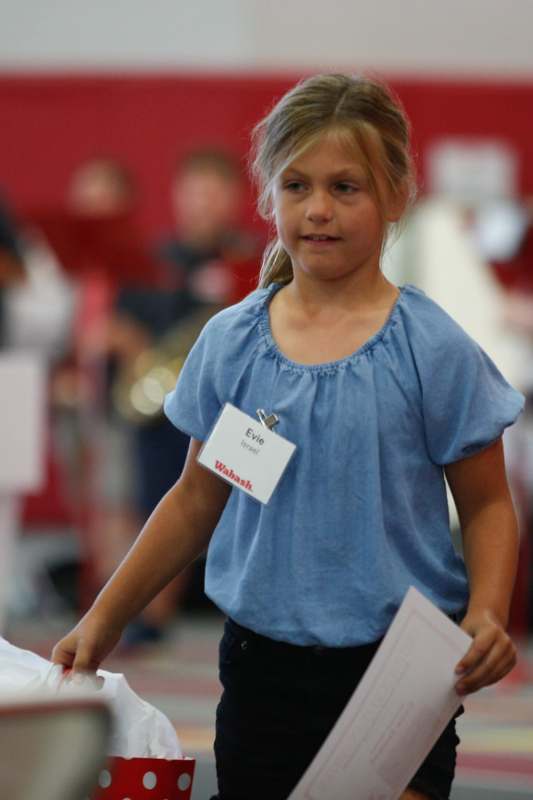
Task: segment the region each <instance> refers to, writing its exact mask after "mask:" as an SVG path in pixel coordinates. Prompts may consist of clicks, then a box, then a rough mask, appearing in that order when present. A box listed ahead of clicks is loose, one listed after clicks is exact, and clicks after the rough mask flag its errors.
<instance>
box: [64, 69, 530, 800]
mask: <svg viewBox="0 0 533 800" xmlns="http://www.w3.org/2000/svg"><path fill="white" fill-rule="evenodd" d="M254 170H255V174H256V176H257V178H258V180H259V186H260V192H261V194H260V208H261V210H262V211H263V213H264V214H265V215H266V216H267V217H268V218H269V219H271V220H272V221H273V223H274V225H275V230H276V239H275V241H274V243H273V244H272V246H271V247H270V248H269V249H268V251H267V253H266V255H265V258H264V263H263V266H262V271H261V276H260V285H259V288H258V289H257V290H256V291H255V292H252V294H251V295H249V296H248V297H247V298H246V299H245V300H244V301H242V302H241V303H239V304H238V305H236V306H233V307H231V308H228V309H226V310H224V311H223V312H221V313H220V314H218V315H217V316H216V317H214V318H213V319H212V320H210V322H209V323H208V324H207V325H206V327H205V328H204V330H203V332H202V334H201V335H200V337H199V339H198V341H197V343H196V345H195V347H194V348H193V350H192V351H191V353H190V355H189V358H188V360H187V362H186V364H185V366H184V368H183V370H182V373H181V376H180V379H179V380H178V384H177V386H176V389H175V390H174V392H173V393H172V394H171V395H169V397H168V398H167V403H166V412H167V414H168V416H169V417H170V419H171V420H172V421H173V422H174V424H175V425H176V426H178V427H179V428H181V429H182V430H184V431H185V432H186V433H188V434H190V435H191V437H192V441H191V445H190V450H189V454H188V458H187V463H186V466H185V470H184V473H183V475H182V477H181V478H180V480H179V481H178V483H177V484H176V485H175V486H174V488H173V489H171V490H170V492H168V494H167V495H166V496H165V497H164V498H163V500H162V501H161V503H160V504H159V505H158V507H157V509H156V510H155V512H154V513H153V515H152V517H151V518H150V520H149V521H148V523H147V524H146V526H145V528H144V530H143V532H142V534H141V535H140V537H139V539H138V541H137V543H136V544H135V545H134V547H133V548H132V550H131V552H130V553H129V555H128V556H127V557H126V559H125V560H124V562H123V563H122V565H121V566H120V567H119V569H118V570H117V572H116V573H115V575H114V577H113V578H112V579H111V580H110V582H109V583H108V584H107V586H106V587H105V588H104V590H103V591H102V592H101V594H100V595H99V597H98V598H97V600H96V601H95V603H94V605H93V607H92V608H91V609H90V611H89V612H88V613H87V614H86V615H85V617H84V618H83V619H82V620H81V622H80V623H79V624H78V625H77V627H76V628H75V629H74V630H73V631H72V632H71V633H70V634H69V635H68V636H66V637H65V638H64V639H63V640H62V641H61V642H59V644H58V645H57V646H56V648H55V650H54V654H53V658H54V661H56V662H57V663H60V664H63V665H64V666H66V667H73V668H74V669H75V670H93V669H96V668H97V667H98V665H99V664H100V662H101V661H102V659H103V658H104V657H105V656H106V655H107V654H108V653H109V652H110V650H111V649H112V648H113V646H114V645H115V644H116V643H117V641H118V639H119V637H120V634H121V631H122V629H123V627H124V625H125V624H126V623H127V622H128V620H129V619H131V617H133V616H135V614H137V613H138V612H139V611H140V610H141V608H142V607H143V606H144V605H145V604H146V603H147V602H148V601H149V600H150V599H151V598H152V597H153V596H154V595H155V594H156V593H157V592H158V591H160V590H161V588H162V587H163V586H164V585H165V584H166V583H167V582H168V581H169V580H170V579H171V578H172V577H173V576H174V575H175V574H176V573H178V572H180V571H181V570H182V569H183V568H184V567H185V566H186V565H187V564H189V563H190V562H191V561H192V560H193V559H195V558H196V557H197V556H198V555H199V554H200V553H201V552H202V551H203V550H204V549H205V548H208V555H207V572H206V591H207V594H208V595H209V596H210V597H211V598H212V599H213V600H214V602H215V603H216V604H217V605H218V606H219V608H221V609H222V610H223V611H224V612H225V613H226V614H227V616H228V620H227V622H226V628H225V633H224V637H223V639H222V642H221V647H220V677H221V682H222V684H223V687H224V692H223V695H222V699H221V702H220V705H219V708H218V712H217V735H216V742H215V753H216V760H217V774H218V784H219V795H218V797H219V799H220V800H245V799H246V800H250V799H251V798H252V797H253V798H254V800H267V798H268V800H283V798H286V797H287V796H288V795H289V794H290V792H291V790H292V788H293V787H294V786H295V784H296V783H297V782H298V779H299V778H300V776H301V775H302V773H303V771H304V770H305V768H306V767H307V765H308V764H309V763H310V761H311V760H312V758H313V757H314V755H315V754H316V752H317V750H318V749H319V747H320V745H321V743H322V742H323V740H324V739H325V737H326V735H327V734H328V732H329V730H330V729H331V727H332V726H333V725H334V724H335V721H336V719H337V718H338V716H339V714H340V713H341V711H342V709H343V707H344V706H345V704H346V702H347V701H348V699H349V697H350V696H351V694H352V692H353V690H354V688H355V686H356V684H357V683H358V681H359V680H360V678H361V676H362V674H363V673H364V671H365V669H366V667H367V666H368V664H369V662H370V660H371V658H372V656H373V654H374V653H375V651H376V649H377V646H378V644H379V642H380V640H381V638H382V637H383V635H384V633H385V631H386V630H387V627H388V625H389V623H390V622H391V620H392V617H393V615H394V613H395V611H396V610H397V608H398V606H399V604H400V602H401V600H402V598H403V596H404V594H405V592H406V590H407V588H408V587H409V586H410V585H414V586H416V587H418V588H419V589H420V590H421V591H422V592H423V593H424V594H425V595H426V596H427V597H429V598H430V599H431V600H432V601H433V602H434V603H435V604H436V605H438V606H439V607H440V608H441V609H442V610H443V611H444V612H445V613H447V614H449V615H450V616H452V617H454V618H457V619H458V618H461V620H462V622H461V625H462V627H463V628H464V629H465V630H466V631H467V632H468V633H469V634H471V635H472V637H473V643H472V646H471V648H470V649H469V651H468V653H467V654H466V655H465V657H464V658H463V659H462V660H461V662H460V663H459V664H458V666H457V691H458V692H459V693H461V694H465V693H467V692H472V691H475V690H477V689H479V688H481V687H482V686H485V685H487V684H490V683H493V682H494V681H497V680H499V679H500V678H501V677H502V676H504V675H505V674H506V673H507V672H508V671H509V670H510V669H511V667H512V666H513V664H514V662H515V650H514V647H513V644H512V643H511V641H510V639H509V637H508V635H507V634H506V632H505V627H506V623H507V616H508V610H509V601H510V597H511V591H512V586H513V580H514V574H515V569H516V560H517V529H516V521H515V515H514V512H513V507H512V503H511V499H510V496H509V490H508V487H507V482H506V477H505V468H504V458H503V449H502V442H501V435H502V432H503V430H504V428H505V427H506V426H508V425H510V424H512V422H513V421H514V420H515V419H516V417H517V415H518V414H519V412H520V410H521V408H522V399H521V397H520V395H518V394H517V393H516V392H515V391H514V390H513V389H512V388H511V387H510V386H509V385H508V384H507V383H506V382H505V380H504V379H503V377H502V376H501V375H500V373H499V372H498V371H497V369H496V368H495V366H494V365H493V363H492V362H491V361H490V360H489V359H488V357H487V356H486V355H485V354H484V353H483V352H482V351H481V350H480V348H479V347H478V346H477V345H476V344H475V343H474V342H473V341H472V340H471V339H470V338H469V337H468V336H467V335H466V334H465V333H464V332H463V331H462V330H461V329H460V328H459V327H458V326H457V325H456V324H455V323H454V322H453V321H452V320H451V319H450V318H449V317H448V316H447V314H446V313H445V312H444V311H443V310H442V309H441V308H439V307H438V306H436V305H435V304H434V303H433V302H432V301H431V300H429V299H428V298H427V297H426V296H424V295H423V294H422V293H421V292H420V291H418V290H417V289H415V288H413V287H409V286H407V287H404V288H402V289H400V290H399V289H397V288H396V287H395V286H393V285H392V284H391V283H389V282H388V281H387V280H386V279H385V277H384V276H383V274H382V273H381V270H380V258H381V253H382V250H383V246H384V243H385V240H386V237H387V235H388V232H389V229H390V227H391V226H392V225H393V224H394V223H397V222H399V221H400V219H401V217H402V215H403V214H404V212H405V210H406V208H407V206H408V204H409V202H410V199H411V198H412V197H413V194H414V188H413V184H414V181H413V168H412V164H411V158H410V155H409V136H408V125H407V122H406V119H405V117H404V115H403V112H402V110H401V107H400V105H399V103H398V102H397V101H396V100H395V99H394V98H393V97H392V95H391V94H390V92H389V91H388V90H387V89H386V88H385V87H383V86H382V85H380V84H379V83H377V82H376V81H373V80H369V79H366V78H360V77H357V78H352V77H348V76H345V75H322V76H317V77H313V78H310V79H308V80H306V81H304V82H302V83H300V84H299V85H297V86H296V87H295V88H294V89H293V90H292V91H290V92H289V93H288V94H287V95H286V96H285V97H283V98H282V100H281V101H280V102H279V103H278V104H277V105H276V106H275V107H274V109H273V110H272V111H271V113H270V114H269V115H268V116H267V117H266V118H265V119H264V120H263V121H262V122H261V123H260V124H259V126H258V127H257V129H256V131H255V161H254ZM225 403H231V404H232V405H233V406H236V407H237V408H238V409H240V410H241V411H243V412H245V413H246V414H248V415H250V416H255V413H256V410H257V409H265V410H266V413H267V414H268V415H270V414H271V413H275V414H276V415H277V417H278V419H279V422H278V425H277V427H276V431H275V432H276V433H279V434H281V435H282V436H283V437H285V438H287V439H289V440H290V441H291V442H293V443H294V444H296V451H295V454H294V456H293V458H292V459H291V461H290V462H289V464H288V467H287V469H286V470H285V472H284V473H283V475H282V477H281V479H280V481H279V483H278V485H277V486H276V488H275V489H274V492H273V494H272V497H271V499H270V501H269V502H268V504H267V505H263V504H261V503H259V502H257V501H256V500H255V499H252V498H251V497H249V496H248V494H246V493H245V492H244V491H243V490H242V489H241V488H238V487H237V486H233V487H231V486H230V485H228V484H227V483H225V482H224V481H223V480H221V479H220V478H219V477H217V476H216V475H215V474H213V473H212V472H210V471H207V470H206V469H204V468H203V467H202V466H200V465H199V463H198V462H197V456H198V454H199V451H200V448H201V445H202V442H203V441H204V440H205V439H206V438H207V437H209V435H210V432H211V429H212V427H213V425H214V423H215V421H216V420H217V417H218V415H219V413H220V411H221V409H222V408H223V406H224V404H225ZM230 474H231V475H233V473H230ZM444 475H446V477H447V479H448V481H449V483H450V486H451V488H452V492H453V494H454V497H455V500H456V503H457V506H458V509H459V513H460V518H461V523H462V533H463V539H464V552H465V562H466V568H465V563H464V562H463V560H462V559H461V558H460V557H459V556H458V555H457V554H456V553H455V551H454V549H453V546H452V543H451V540H450V531H449V525H448V511H447V504H446V492H445V482H444ZM457 741H458V739H457V737H456V735H455V727H454V721H453V720H452V721H451V722H450V724H449V726H448V728H447V729H446V730H445V732H444V733H443V735H442V736H441V738H440V739H439V741H438V742H437V744H436V745H435V747H434V748H433V750H432V751H431V753H430V754H429V756H428V758H427V759H426V761H425V762H424V764H423V765H422V767H421V768H420V770H419V771H418V772H417V774H416V775H415V776H414V778H413V780H412V782H411V784H410V786H409V787H408V788H407V789H406V791H405V792H404V794H403V795H402V797H403V798H404V800H405V799H406V798H434V799H435V800H443V798H447V797H449V792H450V785H451V782H452V778H453V773H454V764H455V748H456V743H457ZM356 797H357V788H356V787H354V798H356Z"/></svg>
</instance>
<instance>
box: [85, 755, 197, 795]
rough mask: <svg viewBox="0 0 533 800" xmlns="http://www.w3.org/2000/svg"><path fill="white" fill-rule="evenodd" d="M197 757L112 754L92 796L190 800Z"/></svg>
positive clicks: (101, 772)
mask: <svg viewBox="0 0 533 800" xmlns="http://www.w3.org/2000/svg"><path fill="white" fill-rule="evenodd" d="M195 763H196V762H195V760H194V758H182V759H172V760H169V761H168V760H166V759H164V758H112V759H110V761H109V763H108V764H107V766H106V767H104V769H102V770H101V771H100V775H99V778H98V786H97V788H96V789H95V791H94V793H93V795H92V798H91V800H190V797H191V792H192V781H193V777H194V767H195Z"/></svg>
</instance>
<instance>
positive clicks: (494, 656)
mask: <svg viewBox="0 0 533 800" xmlns="http://www.w3.org/2000/svg"><path fill="white" fill-rule="evenodd" d="M515 664H516V651H515V648H514V647H513V646H512V645H511V646H508V645H507V643H503V644H502V645H501V646H499V647H495V648H494V649H493V650H492V651H491V652H490V654H489V655H488V656H487V657H486V658H485V659H483V660H481V661H480V662H478V664H477V665H476V666H475V667H474V668H473V669H472V670H471V671H469V672H468V673H467V674H465V675H464V676H463V677H461V678H460V679H459V681H458V683H457V684H456V687H455V688H456V691H457V692H458V694H468V693H469V692H476V691H477V690H478V689H481V688H482V687H483V686H489V685H490V684H491V683H496V681H499V680H500V679H501V678H503V677H504V676H505V675H507V673H508V672H510V670H511V669H512V668H513V667H514V665H515Z"/></svg>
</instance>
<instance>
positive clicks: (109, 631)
mask: <svg viewBox="0 0 533 800" xmlns="http://www.w3.org/2000/svg"><path fill="white" fill-rule="evenodd" d="M201 446H202V443H201V442H199V441H197V440H195V439H191V444H190V446H189V452H188V455H187V461H186V463H185V467H184V469H183V473H182V475H181V477H180V479H179V480H178V482H177V483H176V484H175V485H174V486H173V487H172V489H170V491H169V492H167V494H166V495H165V496H164V497H163V499H162V500H161V502H160V503H159V504H158V505H157V507H156V509H155V510H154V512H153V513H152V515H151V516H150V518H149V519H148V521H147V523H146V525H145V526H144V528H143V529H142V531H141V533H140V535H139V537H138V539H137V541H136V542H135V544H134V545H133V547H132V548H131V550H130V551H129V553H128V554H127V556H126V557H125V558H124V560H123V561H122V563H121V564H120V566H119V567H118V569H117V570H116V572H115V573H114V574H113V576H112V577H111V578H110V580H109V581H108V582H107V584H106V585H105V586H104V588H103V589H102V591H101V592H100V594H99V595H98V597H97V598H96V600H95V601H94V603H93V605H92V607H91V608H90V609H89V611H88V612H87V613H86V614H85V616H84V617H83V618H82V619H81V620H80V622H79V623H78V624H77V625H76V627H75V628H74V629H73V630H72V631H71V632H70V633H69V634H68V635H67V636H65V638H64V639H62V640H61V641H60V642H58V643H57V645H56V646H55V647H54V650H53V652H52V660H53V661H54V663H56V664H61V665H63V666H64V667H65V668H69V669H70V668H71V669H73V670H75V671H85V670H96V669H97V668H98V666H99V665H100V662H101V661H102V660H103V659H104V658H105V657H106V656H107V655H108V653H109V652H110V651H111V650H112V649H113V647H114V646H115V645H116V643H117V642H118V640H119V638H120V636H121V633H122V631H123V629H124V627H125V626H126V624H127V623H128V622H129V621H130V620H131V619H132V618H133V617H135V616H137V614H138V613H139V612H140V611H142V609H143V608H144V607H145V606H146V605H147V604H148V603H149V602H150V600H152V599H153V598H154V597H155V595H156V594H158V592H160V591H161V589H162V588H163V587H164V586H166V584H167V583H168V582H169V581H170V580H171V579H172V578H173V577H174V576H175V575H177V574H178V573H179V572H181V571H182V570H183V569H185V567H186V566H187V565H188V564H190V563H191V562H192V561H194V559H195V558H197V557H198V556H199V555H200V554H201V553H202V552H203V551H204V550H205V549H206V548H207V546H208V544H209V540H210V538H211V535H212V533H213V530H214V528H215V526H216V524H217V522H218V520H219V518H220V515H221V514H222V511H223V510H224V506H225V505H226V502H227V499H228V497H229V494H230V492H231V486H229V485H228V484H227V483H225V482H224V481H222V480H221V479H220V478H218V477H217V476H216V475H214V474H213V473H212V472H209V471H208V470H206V469H204V468H203V467H201V466H200V465H199V464H198V462H197V460H196V458H197V455H198V452H199V450H200V447H201Z"/></svg>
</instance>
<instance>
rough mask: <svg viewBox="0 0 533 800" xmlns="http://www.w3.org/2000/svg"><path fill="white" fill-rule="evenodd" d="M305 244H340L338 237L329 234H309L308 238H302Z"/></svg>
mask: <svg viewBox="0 0 533 800" xmlns="http://www.w3.org/2000/svg"><path fill="white" fill-rule="evenodd" d="M301 238H302V239H303V240H304V242H311V244H332V243H333V242H338V241H339V237H338V236H328V235H327V234H314V233H311V234H308V235H307V236H302V237H301Z"/></svg>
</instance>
